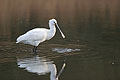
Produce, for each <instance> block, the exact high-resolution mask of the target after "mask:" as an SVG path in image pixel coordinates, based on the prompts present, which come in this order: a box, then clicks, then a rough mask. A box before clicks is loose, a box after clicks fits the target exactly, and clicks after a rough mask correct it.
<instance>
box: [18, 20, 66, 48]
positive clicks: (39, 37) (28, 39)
mask: <svg viewBox="0 0 120 80" xmlns="http://www.w3.org/2000/svg"><path fill="white" fill-rule="evenodd" d="M55 24H57V21H56V20H55V19H51V20H49V27H50V29H45V28H35V29H32V30H30V31H28V32H26V33H25V34H23V35H21V36H19V37H18V38H17V42H16V43H24V44H30V45H33V46H38V45H39V44H40V43H41V42H44V41H45V40H50V39H51V38H52V37H53V36H54V35H55V33H56V27H55ZM57 27H58V29H59V30H60V28H59V26H58V25H57ZM60 33H61V35H62V37H63V38H65V36H64V34H63V33H62V31H61V30H60Z"/></svg>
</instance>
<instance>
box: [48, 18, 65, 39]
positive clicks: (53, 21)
mask: <svg viewBox="0 0 120 80" xmlns="http://www.w3.org/2000/svg"><path fill="white" fill-rule="evenodd" d="M49 26H51V27H53V26H57V28H58V29H59V31H60V33H61V35H62V37H63V38H65V35H64V34H63V32H62V31H61V29H60V27H59V26H58V24H57V20H56V19H50V20H49Z"/></svg>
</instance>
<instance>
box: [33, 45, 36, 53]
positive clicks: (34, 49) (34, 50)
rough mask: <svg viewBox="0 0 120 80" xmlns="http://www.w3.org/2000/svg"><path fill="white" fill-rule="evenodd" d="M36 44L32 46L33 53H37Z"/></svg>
mask: <svg viewBox="0 0 120 80" xmlns="http://www.w3.org/2000/svg"><path fill="white" fill-rule="evenodd" d="M36 50H37V46H34V48H33V52H34V53H35V54H37V51H36Z"/></svg>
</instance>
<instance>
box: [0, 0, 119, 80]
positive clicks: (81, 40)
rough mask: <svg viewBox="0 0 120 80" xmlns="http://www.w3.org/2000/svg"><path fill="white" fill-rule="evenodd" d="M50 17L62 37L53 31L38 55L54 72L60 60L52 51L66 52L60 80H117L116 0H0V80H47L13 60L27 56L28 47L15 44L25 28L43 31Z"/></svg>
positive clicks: (29, 53)
mask: <svg viewBox="0 0 120 80" xmlns="http://www.w3.org/2000/svg"><path fill="white" fill-rule="evenodd" d="M51 18H55V19H57V21H58V25H59V26H60V28H61V29H62V31H63V33H64V34H65V35H66V39H64V40H63V39H62V37H61V35H60V33H59V32H58V31H57V34H56V35H55V37H54V38H53V39H51V40H50V41H47V42H45V43H44V44H41V45H40V46H39V47H38V52H39V56H41V57H43V56H47V58H51V59H52V60H54V61H55V62H56V65H58V68H59V69H60V64H61V60H64V59H63V58H64V57H61V54H58V53H57V52H53V51H52V48H54V49H55V50H56V48H57V49H58V50H59V48H60V49H61V48H62V49H63V50H66V49H69V50H71V51H70V54H66V55H69V57H68V60H67V68H66V71H64V73H63V75H62V76H61V80H89V79H91V80H120V76H119V74H120V0H0V69H1V71H0V75H1V76H2V77H1V79H2V80H8V79H9V80H22V79H26V80H33V79H36V80H42V79H45V80H49V77H48V75H47V76H46V77H45V76H44V77H43V76H37V75H31V74H30V73H27V72H26V71H24V70H21V69H19V68H18V67H17V65H16V63H17V59H18V57H22V59H23V58H24V56H27V57H28V56H31V53H32V50H31V49H32V47H31V46H26V45H23V44H21V45H18V44H15V42H16V38H17V37H18V36H19V35H21V34H24V33H25V32H27V31H28V30H31V29H33V28H37V27H38V28H42V27H44V28H49V26H48V21H49V19H51ZM46 46H47V49H46ZM76 49H77V50H78V49H80V51H75V50H76ZM73 51H74V52H73ZM20 53H21V54H20ZM53 57H54V58H53ZM58 57H59V58H58ZM20 59H21V58H20ZM25 60H26V59H25ZM38 62H39V61H38ZM52 65H53V64H52ZM74 73H76V74H74ZM19 74H21V75H19ZM6 76H8V77H6ZM73 76H74V77H73Z"/></svg>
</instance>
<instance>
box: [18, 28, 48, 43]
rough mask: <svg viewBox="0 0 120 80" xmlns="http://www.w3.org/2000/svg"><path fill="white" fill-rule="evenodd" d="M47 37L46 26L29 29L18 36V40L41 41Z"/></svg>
mask: <svg viewBox="0 0 120 80" xmlns="http://www.w3.org/2000/svg"><path fill="white" fill-rule="evenodd" d="M46 37H47V29H44V28H37V29H33V30H30V31H28V32H27V33H25V34H23V35H21V36H20V37H18V38H17V42H18V43H19V42H22V41H40V42H43V41H45V40H46Z"/></svg>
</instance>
